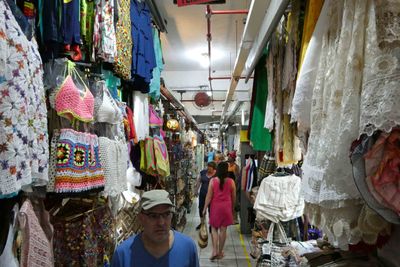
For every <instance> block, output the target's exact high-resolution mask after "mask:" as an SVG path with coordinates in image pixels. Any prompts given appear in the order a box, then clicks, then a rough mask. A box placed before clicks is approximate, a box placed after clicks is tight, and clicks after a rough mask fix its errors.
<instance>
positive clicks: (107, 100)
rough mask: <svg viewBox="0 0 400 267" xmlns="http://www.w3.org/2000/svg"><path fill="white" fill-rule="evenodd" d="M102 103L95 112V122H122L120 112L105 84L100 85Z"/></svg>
mask: <svg viewBox="0 0 400 267" xmlns="http://www.w3.org/2000/svg"><path fill="white" fill-rule="evenodd" d="M102 90H103V101H102V103H101V105H100V107H99V109H98V111H97V114H96V121H97V122H106V123H110V124H117V123H120V122H121V121H122V112H121V110H120V109H119V107H118V105H117V103H116V102H115V100H114V99H113V98H112V97H111V94H110V92H109V91H108V89H107V87H106V85H105V83H104V84H102Z"/></svg>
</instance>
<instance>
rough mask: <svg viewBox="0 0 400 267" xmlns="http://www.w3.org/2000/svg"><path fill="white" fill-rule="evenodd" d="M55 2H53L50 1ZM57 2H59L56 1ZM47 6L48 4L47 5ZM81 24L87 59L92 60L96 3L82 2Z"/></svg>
mask: <svg viewBox="0 0 400 267" xmlns="http://www.w3.org/2000/svg"><path fill="white" fill-rule="evenodd" d="M50 2H53V1H50ZM54 2H57V1H54ZM46 4H47V3H46ZM80 4H81V6H80V13H81V14H80V15H81V16H80V19H81V21H80V23H81V37H82V41H83V45H84V46H85V47H86V55H87V59H89V58H90V55H92V52H93V30H94V17H95V14H96V13H95V1H93V0H81V1H80Z"/></svg>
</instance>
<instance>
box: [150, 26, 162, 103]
mask: <svg viewBox="0 0 400 267" xmlns="http://www.w3.org/2000/svg"><path fill="white" fill-rule="evenodd" d="M153 44H154V52H155V57H156V64H157V66H156V67H155V68H154V69H153V78H152V79H151V82H150V91H149V96H150V97H151V98H153V99H154V100H158V99H160V86H161V85H160V79H161V72H162V71H163V70H164V62H163V55H162V50H161V41H160V37H159V32H158V30H157V29H154V28H153Z"/></svg>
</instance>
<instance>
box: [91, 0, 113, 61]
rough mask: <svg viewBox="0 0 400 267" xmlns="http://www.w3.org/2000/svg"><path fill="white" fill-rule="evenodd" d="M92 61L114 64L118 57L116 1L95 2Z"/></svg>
mask: <svg viewBox="0 0 400 267" xmlns="http://www.w3.org/2000/svg"><path fill="white" fill-rule="evenodd" d="M95 1H96V8H95V9H96V15H95V18H94V30H93V31H94V33H93V53H92V61H97V60H98V59H101V60H102V61H104V62H109V63H114V60H115V56H116V55H117V43H116V37H115V25H114V1H108V0H95Z"/></svg>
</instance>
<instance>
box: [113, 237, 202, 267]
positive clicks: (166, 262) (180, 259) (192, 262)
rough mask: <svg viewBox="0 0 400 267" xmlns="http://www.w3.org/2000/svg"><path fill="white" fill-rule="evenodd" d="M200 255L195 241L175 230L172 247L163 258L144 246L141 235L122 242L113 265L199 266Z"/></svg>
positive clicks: (143, 266) (118, 266)
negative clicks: (155, 255)
mask: <svg viewBox="0 0 400 267" xmlns="http://www.w3.org/2000/svg"><path fill="white" fill-rule="evenodd" d="M198 266H199V257H198V255H197V248H196V244H195V243H194V241H193V240H192V239H191V238H190V237H188V236H185V235H183V234H181V233H179V232H176V231H174V243H173V245H172V248H171V249H170V250H169V251H168V252H167V253H166V254H165V255H164V256H162V257H161V258H158V259H157V258H155V257H153V256H152V255H151V254H150V253H149V252H147V251H146V249H145V248H144V245H143V242H142V239H141V238H140V235H135V236H132V237H130V238H128V239H127V240H125V241H124V242H122V243H121V244H120V245H119V246H118V247H117V249H116V250H115V252H114V255H113V258H112V262H111V267H198Z"/></svg>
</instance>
